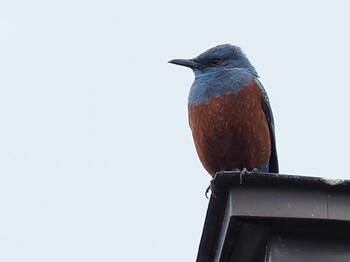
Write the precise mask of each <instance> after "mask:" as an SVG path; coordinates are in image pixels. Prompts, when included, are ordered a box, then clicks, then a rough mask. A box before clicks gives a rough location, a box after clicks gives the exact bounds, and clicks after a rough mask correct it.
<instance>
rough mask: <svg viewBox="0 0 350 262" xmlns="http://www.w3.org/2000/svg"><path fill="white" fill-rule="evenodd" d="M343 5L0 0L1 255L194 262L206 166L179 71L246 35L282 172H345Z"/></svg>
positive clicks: (348, 56) (346, 42)
mask: <svg viewBox="0 0 350 262" xmlns="http://www.w3.org/2000/svg"><path fill="white" fill-rule="evenodd" d="M349 9H350V4H349V3H348V1H345V0H344V1H325V0H322V1H300V0H299V1H293V2H289V3H287V2H281V1H272V0H269V1H218V2H213V1H183V0H180V1H173V2H165V1H143V2H142V1H129V2H128V1H118V0H117V1H107V0H102V1H79V0H73V1H55V0H51V1H38V0H33V1H2V2H1V3H0V121H1V128H0V208H1V216H0V232H1V234H0V261H5V262H7V261H35V262H40V261H42V262H46V261H57V262H58V261H59V262H61V261H149V262H154V261H194V260H195V257H196V253H197V249H198V244H199V240H200V236H201V230H202V226H203V222H204V217H205V212H206V207H207V204H208V200H207V199H206V198H205V197H204V191H205V189H206V187H207V185H208V183H209V180H210V177H209V175H208V174H207V173H206V172H205V170H204V169H203V168H202V166H201V164H200V162H199V160H198V158H197V155H196V152H195V150H194V146H193V142H192V137H191V133H190V129H189V127H188V120H187V95H188V91H189V87H190V85H191V83H192V81H193V74H192V72H191V71H190V70H188V69H185V68H181V67H176V66H174V65H170V64H167V61H168V60H170V59H173V58H191V57H195V56H197V55H198V54H199V53H201V52H203V51H205V50H206V49H208V48H210V47H212V46H215V45H217V44H222V43H232V44H236V45H239V46H241V47H242V49H243V50H244V51H245V53H246V54H247V55H248V57H249V59H250V60H251V62H252V63H253V65H254V66H255V67H256V69H257V71H258V72H259V74H260V76H261V81H262V83H263V84H264V86H265V88H266V90H267V92H268V94H269V96H270V100H271V105H272V109H273V111H274V115H275V123H276V134H277V148H278V153H279V160H280V170H281V173H285V174H286V173H288V174H304V175H310V176H327V177H338V178H347V177H350V174H348V172H347V171H346V167H347V165H348V163H349V152H348V148H350V138H349V135H348V134H349V133H350V125H349V112H350V104H349V102H348V99H349V96H350V92H349V90H350V84H348V82H347V78H348V75H349V73H348V72H349V65H348V64H349V62H348V61H349V60H350V51H349V46H350V37H349V24H350V17H349V15H348V10H349Z"/></svg>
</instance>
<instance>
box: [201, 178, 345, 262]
mask: <svg viewBox="0 0 350 262" xmlns="http://www.w3.org/2000/svg"><path fill="white" fill-rule="evenodd" d="M211 188H212V191H213V193H214V194H215V196H214V194H212V196H211V198H210V202H209V206H208V211H207V215H206V219H205V223H204V228H203V233H202V238H201V242H200V245H199V250H198V256H197V262H214V261H215V262H216V261H217V262H231V261H234V262H262V261H271V262H275V261H283V262H292V261H293V262H294V261H309V262H312V261H320V262H323V261H324V262H325V261H332V262H343V261H350V181H344V180H337V179H334V180H331V179H328V180H327V179H323V178H317V177H305V176H291V175H282V174H278V175H277V174H270V173H258V174H257V173H254V172H247V173H244V174H242V175H241V173H240V172H224V173H222V174H219V175H217V176H216V178H215V179H214V180H213V181H212V185H211Z"/></svg>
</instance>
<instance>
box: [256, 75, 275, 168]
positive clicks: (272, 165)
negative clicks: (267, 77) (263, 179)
mask: <svg viewBox="0 0 350 262" xmlns="http://www.w3.org/2000/svg"><path fill="white" fill-rule="evenodd" d="M256 81H257V83H258V84H259V87H260V89H261V93H262V95H263V101H264V105H263V106H264V112H265V116H266V118H267V120H268V124H269V129H270V139H271V156H270V160H269V172H271V173H279V167H278V157H277V149H276V136H275V123H274V120H273V114H272V109H271V106H270V101H269V97H268V95H267V93H266V91H265V88H264V86H263V85H262V84H261V82H260V81H259V79H256Z"/></svg>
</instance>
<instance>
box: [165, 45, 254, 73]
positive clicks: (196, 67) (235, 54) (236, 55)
mask: <svg viewBox="0 0 350 262" xmlns="http://www.w3.org/2000/svg"><path fill="white" fill-rule="evenodd" d="M169 63H172V64H176V65H181V66H186V67H189V68H191V69H192V70H193V72H194V74H195V75H196V76H198V75H201V74H204V73H207V72H215V71H217V70H222V69H229V68H241V69H246V70H248V71H249V72H250V73H251V74H253V75H255V76H258V73H257V72H256V70H255V68H254V67H253V66H252V64H251V63H250V62H249V60H248V58H247V57H246V55H245V54H244V53H243V52H242V50H241V48H239V47H238V46H234V45H230V44H224V45H218V46H215V47H213V48H210V49H209V50H207V51H205V52H204V53H202V54H200V55H199V56H197V57H196V58H193V59H173V60H170V61H169Z"/></svg>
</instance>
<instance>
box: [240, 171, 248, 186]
mask: <svg viewBox="0 0 350 262" xmlns="http://www.w3.org/2000/svg"><path fill="white" fill-rule="evenodd" d="M246 173H248V169H246V168H243V169H242V170H241V173H240V174H239V184H240V185H242V184H243V175H244V174H246Z"/></svg>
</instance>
